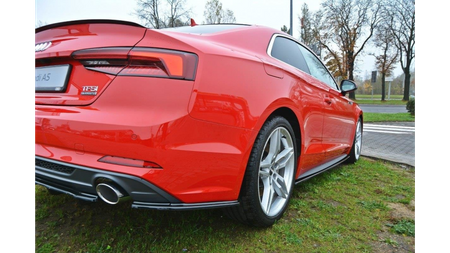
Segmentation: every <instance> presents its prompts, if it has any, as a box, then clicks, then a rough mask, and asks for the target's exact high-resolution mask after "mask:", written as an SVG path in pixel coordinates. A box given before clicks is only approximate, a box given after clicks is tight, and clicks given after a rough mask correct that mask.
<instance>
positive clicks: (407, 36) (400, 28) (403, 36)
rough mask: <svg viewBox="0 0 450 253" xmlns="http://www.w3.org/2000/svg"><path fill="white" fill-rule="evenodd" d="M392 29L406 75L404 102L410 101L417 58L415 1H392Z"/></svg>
mask: <svg viewBox="0 0 450 253" xmlns="http://www.w3.org/2000/svg"><path fill="white" fill-rule="evenodd" d="M388 11H389V17H390V27H391V30H392V34H393V35H394V36H393V38H394V41H395V45H396V47H397V48H398V50H399V56H400V64H401V67H402V70H403V73H404V74H405V80H404V90H403V100H404V101H408V100H409V91H410V85H411V64H412V61H413V59H414V58H415V43H416V39H415V29H416V15H415V2H414V1H413V0H391V1H390V5H389V9H388Z"/></svg>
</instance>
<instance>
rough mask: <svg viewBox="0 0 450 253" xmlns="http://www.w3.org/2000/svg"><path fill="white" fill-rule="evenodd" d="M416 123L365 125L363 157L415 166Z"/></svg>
mask: <svg viewBox="0 0 450 253" xmlns="http://www.w3.org/2000/svg"><path fill="white" fill-rule="evenodd" d="M415 135H416V134H415V122H389V123H365V124H364V129H363V144H362V150H361V155H363V156H368V157H375V158H381V159H384V160H388V161H392V162H397V163H403V164H407V165H410V166H415Z"/></svg>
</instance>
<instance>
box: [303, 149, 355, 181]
mask: <svg viewBox="0 0 450 253" xmlns="http://www.w3.org/2000/svg"><path fill="white" fill-rule="evenodd" d="M347 158H348V156H347V155H341V156H339V157H337V158H335V159H333V160H331V161H329V162H326V163H324V164H322V165H319V166H317V167H315V168H314V169H310V170H308V171H307V172H305V173H303V174H301V175H300V176H299V177H298V178H297V179H296V180H295V184H298V183H300V182H303V181H306V180H308V179H310V178H312V177H314V176H317V175H319V174H320V173H322V172H325V171H327V170H329V169H331V168H333V167H336V166H338V165H339V164H341V163H343V162H344V161H345V160H347Z"/></svg>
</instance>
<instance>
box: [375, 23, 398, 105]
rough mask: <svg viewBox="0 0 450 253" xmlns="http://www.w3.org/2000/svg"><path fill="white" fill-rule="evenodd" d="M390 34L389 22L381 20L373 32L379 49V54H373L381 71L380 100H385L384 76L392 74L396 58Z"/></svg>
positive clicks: (396, 51) (396, 54)
mask: <svg viewBox="0 0 450 253" xmlns="http://www.w3.org/2000/svg"><path fill="white" fill-rule="evenodd" d="M383 20H387V19H383ZM392 36H393V34H392V30H391V28H390V24H389V22H381V23H380V25H379V26H378V27H377V29H376V32H375V46H376V47H377V48H379V49H380V50H381V54H379V55H374V56H375V64H376V66H377V69H378V71H379V72H380V73H381V101H384V100H385V94H386V76H390V75H391V74H392V71H393V70H394V68H395V66H394V64H395V63H396V62H397V58H398V50H397V48H396V47H395V42H393V41H392Z"/></svg>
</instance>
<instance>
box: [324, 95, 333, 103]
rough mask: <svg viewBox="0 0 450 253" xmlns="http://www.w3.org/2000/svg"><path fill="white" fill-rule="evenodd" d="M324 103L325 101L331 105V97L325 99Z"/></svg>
mask: <svg viewBox="0 0 450 253" xmlns="http://www.w3.org/2000/svg"><path fill="white" fill-rule="evenodd" d="M323 101H325V103H327V104H329V105H331V98H330V97H328V96H327V97H325V98H324V100H323Z"/></svg>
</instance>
